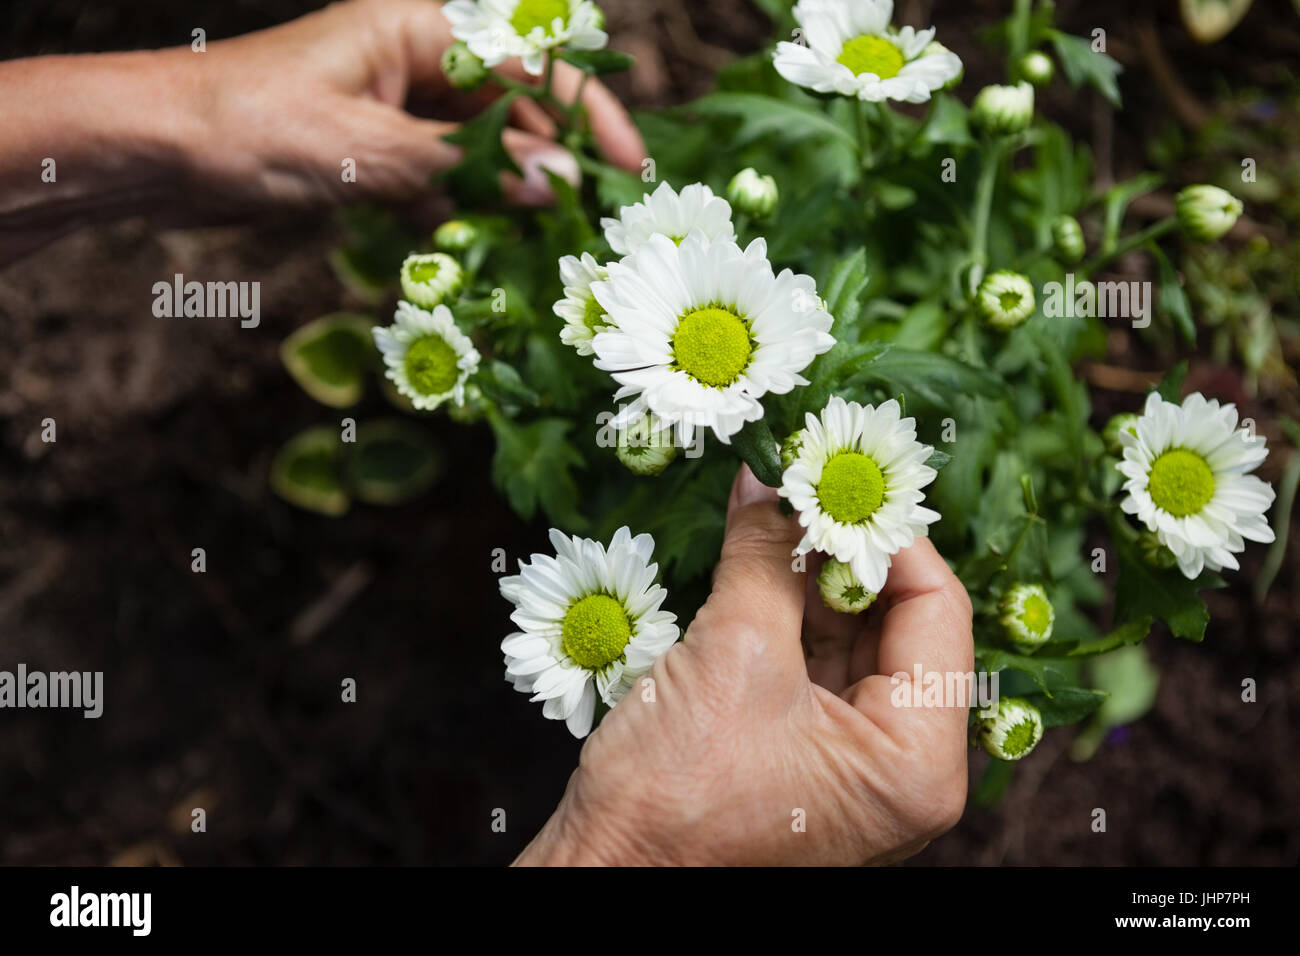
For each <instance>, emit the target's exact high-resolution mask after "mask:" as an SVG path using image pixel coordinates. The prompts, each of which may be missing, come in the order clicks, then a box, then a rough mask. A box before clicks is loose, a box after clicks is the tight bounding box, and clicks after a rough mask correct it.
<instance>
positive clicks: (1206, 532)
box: [1117, 392, 1274, 578]
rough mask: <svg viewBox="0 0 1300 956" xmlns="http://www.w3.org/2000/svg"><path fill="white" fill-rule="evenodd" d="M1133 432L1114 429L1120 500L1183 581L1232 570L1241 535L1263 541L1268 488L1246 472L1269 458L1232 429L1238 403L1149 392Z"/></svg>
mask: <svg viewBox="0 0 1300 956" xmlns="http://www.w3.org/2000/svg"><path fill="white" fill-rule="evenodd" d="M1135 431H1136V434H1135V433H1134V431H1133V430H1129V429H1124V430H1122V431H1120V432H1119V441H1120V444H1121V445H1122V446H1123V449H1124V460H1123V461H1121V462H1119V463H1118V465H1117V467H1118V468H1119V470H1120V473H1121V474H1122V475H1123V476H1124V477H1125V478H1126V479H1128V480H1127V481H1125V482H1124V490H1125V491H1126V492H1127V493H1128V494H1127V497H1125V499H1124V500H1123V501H1122V502H1121V503H1120V507H1121V508H1123V510H1124V512H1125V513H1126V514H1131V515H1136V516H1137V519H1138V520H1139V521H1141V522H1142V524H1144V525H1146V527H1147V530H1149V531H1154V532H1155V533H1156V536H1157V538H1158V539H1159V540H1160V543H1161V544H1163V545H1164V546H1165V547H1166V548H1168V549H1169V550H1170V551H1172V552H1173V553H1174V557H1175V558H1177V560H1178V567H1179V570H1181V571H1182V572H1183V574H1184V575H1185V576H1186V577H1188V578H1195V577H1197V576H1199V575H1200V573H1201V571H1202V570H1203V569H1204V568H1209V569H1210V570H1211V571H1219V570H1222V569H1223V568H1232V569H1234V570H1235V569H1236V568H1237V567H1238V564H1237V559H1236V558H1235V557H1233V555H1234V554H1240V553H1241V552H1242V551H1244V550H1245V549H1246V543H1245V539H1249V540H1251V541H1260V542H1265V543H1267V542H1269V541H1272V540H1273V529H1272V528H1270V527H1269V526H1268V521H1267V520H1265V512H1267V511H1268V509H1269V506H1270V505H1271V504H1272V503H1273V497H1274V495H1273V489H1272V488H1271V487H1270V486H1269V485H1268V484H1266V483H1265V482H1263V481H1261V480H1260V479H1259V478H1257V477H1256V476H1254V475H1252V474H1249V472H1252V471H1254V470H1255V469H1256V468H1258V467H1259V465H1260V463H1261V462H1263V460H1264V459H1265V458H1267V457H1268V449H1267V448H1265V444H1266V442H1265V439H1264V436H1262V435H1252V434H1251V432H1250V431H1249V430H1247V429H1245V428H1240V429H1239V428H1237V407H1236V406H1235V405H1233V404H1231V403H1229V404H1227V405H1220V404H1219V403H1218V402H1217V401H1214V400H1210V401H1207V400H1206V399H1205V398H1204V396H1202V395H1201V394H1200V393H1199V392H1197V393H1194V394H1192V395H1189V396H1187V398H1185V399H1184V400H1183V403H1182V404H1181V405H1178V404H1175V403H1174V402H1166V401H1165V400H1164V399H1162V398H1161V397H1160V396H1159V394H1157V393H1155V392H1152V393H1151V394H1150V395H1149V396H1147V403H1146V407H1145V408H1144V409H1143V410H1142V415H1141V417H1140V418H1138V420H1137V425H1136V429H1135Z"/></svg>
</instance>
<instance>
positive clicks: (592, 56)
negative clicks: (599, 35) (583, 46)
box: [560, 50, 636, 76]
mask: <svg viewBox="0 0 1300 956" xmlns="http://www.w3.org/2000/svg"><path fill="white" fill-rule="evenodd" d="M560 59H561V60H563V61H564V62H565V63H571V64H573V65H574V66H576V67H577V68H578V69H580V70H581V71H582V72H583V73H586V74H587V75H589V76H604V75H605V74H607V73H622V72H623V71H624V70H628V69H631V68H632V64H633V63H635V62H636V60H635V59H634V58H633V57H631V56H629V55H628V54H626V53H620V52H619V51H618V50H565V51H564V52H563V53H561V54H560Z"/></svg>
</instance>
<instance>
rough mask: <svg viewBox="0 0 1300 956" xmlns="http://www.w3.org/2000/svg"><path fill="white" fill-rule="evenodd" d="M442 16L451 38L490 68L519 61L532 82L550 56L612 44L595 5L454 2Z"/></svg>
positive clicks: (579, 0) (576, 1) (578, 0)
mask: <svg viewBox="0 0 1300 956" xmlns="http://www.w3.org/2000/svg"><path fill="white" fill-rule="evenodd" d="M442 12H443V15H444V16H446V18H447V22H448V23H450V24H451V35H452V36H454V37H455V38H456V39H457V40H464V41H465V44H466V45H467V46H468V47H469V49H470V52H471V53H473V54H474V55H475V56H477V57H478V58H479V59H480V60H482V61H483V62H484V64H485V65H487V66H497V65H499V64H501V63H503V62H505V61H506V60H508V59H510V58H511V57H516V56H517V57H519V58H520V59H521V60H523V64H524V69H525V70H527V71H528V72H529V73H531V74H533V76H540V75H541V74H542V69H543V67H544V66H545V63H546V57H545V54H546V51H547V50H551V49H554V48H555V47H559V46H566V47H571V48H572V49H575V50H599V49H600V48H601V47H603V46H604V45H605V44H606V43H608V42H609V36H608V35H607V34H606V33H605V31H604V30H602V29H601V26H602V25H603V23H604V18H603V17H602V16H601V13H600V10H599V9H597V7H596V5H595V4H594V3H592V2H591V0H452V2H451V3H449V4H447V5H446V6H444V7H443V8H442Z"/></svg>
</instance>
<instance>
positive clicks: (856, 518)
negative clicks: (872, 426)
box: [817, 451, 885, 524]
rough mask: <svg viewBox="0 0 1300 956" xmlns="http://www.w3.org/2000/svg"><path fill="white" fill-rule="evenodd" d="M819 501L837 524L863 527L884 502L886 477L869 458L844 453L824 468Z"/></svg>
mask: <svg viewBox="0 0 1300 956" xmlns="http://www.w3.org/2000/svg"><path fill="white" fill-rule="evenodd" d="M817 500H818V501H820V502H821V506H822V510H823V511H825V512H826V513H827V514H828V515H830V516H831V517H832V518H834V519H835V520H836V521H842V522H843V523H844V524H860V523H861V522H863V521H866V520H867V519H868V518H870V517H871V516H872V515H873V514H875V512H876V509H877V508H879V507H880V505H881V502H883V501H884V500H885V476H884V475H883V474H881V471H880V466H879V465H877V464H876V463H875V462H874V461H872V460H871V459H870V458H869V457H867V456H866V455H863V454H861V453H860V452H856V451H842V452H840V453H839V454H837V455H836V456H835V457H834V458H832V459H831V460H830V461H828V462H827V463H826V467H825V468H823V469H822V477H821V481H819V482H817Z"/></svg>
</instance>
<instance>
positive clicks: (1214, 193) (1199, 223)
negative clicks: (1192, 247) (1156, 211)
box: [1174, 186, 1241, 242]
mask: <svg viewBox="0 0 1300 956" xmlns="http://www.w3.org/2000/svg"><path fill="white" fill-rule="evenodd" d="M1174 199H1175V204H1176V206H1177V210H1178V225H1179V226H1180V227H1181V228H1182V230H1183V231H1184V232H1185V233H1187V234H1188V235H1189V236H1191V237H1192V238H1193V239H1199V240H1200V241H1201V242H1213V241H1214V240H1216V239H1218V238H1220V237H1221V236H1222V235H1223V234H1224V233H1226V232H1227V231H1228V230H1229V229H1231V228H1232V227H1233V226H1234V225H1236V222H1237V218H1238V217H1239V216H1240V215H1241V200H1240V199H1238V198H1237V197H1236V196H1234V195H1233V194H1232V193H1230V192H1228V191H1227V190H1226V189H1220V188H1219V187H1218V186H1188V187H1187V188H1186V189H1183V190H1180V191H1179V193H1178V195H1177V196H1176V197H1174Z"/></svg>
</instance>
